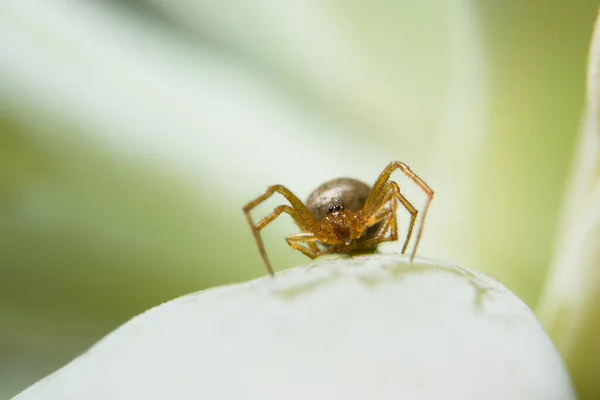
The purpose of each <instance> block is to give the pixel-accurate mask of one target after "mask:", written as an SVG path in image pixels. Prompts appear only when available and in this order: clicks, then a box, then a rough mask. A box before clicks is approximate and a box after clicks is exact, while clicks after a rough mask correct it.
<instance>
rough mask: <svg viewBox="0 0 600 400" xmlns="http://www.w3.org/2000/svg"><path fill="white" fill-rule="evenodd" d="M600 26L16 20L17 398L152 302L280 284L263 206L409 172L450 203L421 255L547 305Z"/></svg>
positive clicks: (437, 8) (440, 202) (5, 328)
mask: <svg viewBox="0 0 600 400" xmlns="http://www.w3.org/2000/svg"><path fill="white" fill-rule="evenodd" d="M284 3H285V4H284ZM450 3H454V4H450ZM597 8H598V1H583V0H579V1H571V2H567V1H530V2H517V1H510V2H506V1H462V2H447V1H441V0H438V1H435V0H430V1H417V0H414V1H403V2H394V1H376V2H367V1H358V2H352V3H348V2H342V1H332V2H327V3H325V2H317V1H313V2H300V1H291V2H272V1H268V0H239V1H237V2H235V4H233V3H226V2H217V1H212V2H211V1H197V2H186V1H168V2H166V1H165V2H163V1H159V0H129V1H119V0H113V1H99V0H98V1H93V0H87V1H78V2H74V1H65V0H63V1H60V0H47V1H44V2H35V1H19V0H14V1H12V0H8V1H4V2H2V3H0V235H1V236H0V398H6V397H10V396H11V395H14V394H16V393H17V392H19V391H20V390H22V389H24V388H25V387H27V386H28V385H30V384H32V383H33V382H35V381H36V380H38V379H40V378H42V377H43V376H45V375H47V374H48V373H50V372H52V371H54V370H56V369H57V368H59V367H60V366H62V365H63V364H65V363H67V362H68V361H70V360H71V359H73V358H74V357H75V356H76V355H77V354H79V353H81V352H82V351H84V350H85V349H87V348H88V347H89V346H90V345H91V344H93V343H94V342H95V341H97V340H98V339H100V338H101V337H102V336H104V335H105V334H107V333H108V332H110V331H111V330H113V329H114V328H116V327H117V326H118V325H120V324H121V323H123V322H125V321H126V320H128V319H129V318H131V317H133V316H135V315H137V314H139V313H141V312H143V311H144V310H146V309H148V308H150V307H152V306H154V305H157V304H160V303H161V302H164V301H167V300H169V299H172V298H174V297H178V296H180V295H183V294H186V293H190V292H194V291H198V290H201V289H204V288H208V287H212V286H215V285H219V284H226V283H231V282H238V281H244V280H248V279H251V278H255V277H258V276H261V275H264V274H265V273H266V270H265V269H264V266H263V264H262V261H261V259H260V257H259V253H258V251H257V249H256V245H255V243H254V241H253V238H252V236H251V234H250V230H249V228H248V227H247V226H246V222H245V220H244V217H243V214H242V211H241V208H242V206H243V205H244V204H245V203H246V202H247V201H249V200H251V199H253V198H254V197H256V196H257V195H259V194H261V193H262V192H263V191H264V190H265V189H266V187H267V186H268V185H270V184H273V183H282V184H285V185H286V186H288V187H289V188H290V189H291V190H292V191H294V192H295V193H297V194H298V195H299V196H300V197H301V198H305V197H306V196H307V195H308V193H310V191H311V190H312V189H313V188H314V187H316V186H317V185H319V184H320V183H322V182H323V181H325V180H327V179H331V178H334V177H338V176H352V177H356V178H359V179H363V180H365V181H367V182H373V181H374V179H375V178H376V177H377V174H378V173H379V172H380V171H381V170H382V169H383V167H384V166H385V165H386V164H387V163H388V162H389V161H392V160H400V161H405V162H407V163H409V164H410V165H411V166H412V167H413V169H414V170H415V171H416V172H417V173H419V174H420V175H421V176H422V177H423V178H424V179H425V180H426V181H428V182H429V183H430V185H431V186H432V187H433V188H434V189H435V190H436V199H435V201H434V203H433V205H432V209H431V215H430V216H429V219H428V223H427V226H426V229H425V236H424V239H423V242H422V245H421V246H422V247H421V253H420V254H421V255H423V256H427V257H432V258H439V259H444V260H447V261H451V262H457V263H461V264H464V265H466V266H469V267H472V268H476V269H479V270H482V271H484V272H486V273H488V274H490V275H492V276H494V277H495V278H497V279H499V280H501V281H502V282H503V283H504V284H506V285H507V286H508V287H509V288H511V289H512V290H513V291H515V292H516V293H517V294H518V295H519V296H520V297H521V298H522V299H523V300H524V301H525V302H526V303H528V305H529V306H531V307H535V305H536V300H537V298H538V295H539V293H540V291H541V288H542V285H543V283H544V276H545V273H546V271H547V268H548V266H549V264H550V262H551V258H552V255H553V252H554V250H553V249H554V240H555V236H556V226H557V222H558V220H559V211H560V207H561V201H562V196H563V191H564V188H565V183H566V179H567V176H568V172H569V170H570V165H571V157H572V153H573V146H574V141H575V138H576V134H577V131H578V127H579V121H580V117H581V112H582V109H583V104H584V87H585V70H586V60H587V49H588V45H589V41H590V37H591V33H592V28H593V22H594V20H595V17H596V12H597ZM398 180H399V181H400V182H401V185H405V186H403V187H406V191H407V193H409V195H410V196H412V198H413V199H414V200H415V201H416V204H417V205H419V204H422V200H423V197H422V195H421V194H420V193H419V192H418V191H416V190H414V189H412V188H410V184H409V183H408V182H406V180H403V178H402V177H400V176H399V177H398ZM276 204H278V200H277V199H273V200H272V201H271V202H269V203H268V204H266V205H265V206H264V207H261V208H260V209H259V210H257V216H258V215H260V214H261V213H262V214H264V213H266V212H268V211H269V210H270V209H272V207H273V206H274V205H276ZM255 218H258V217H255ZM402 218H404V219H403V220H402V222H404V224H403V226H405V221H406V217H405V216H402ZM293 231H294V226H293V224H292V223H291V222H290V221H288V220H284V219H282V220H281V221H277V222H275V223H274V224H273V226H272V227H270V229H267V230H265V231H264V232H265V233H264V238H265V242H266V245H267V249H268V252H269V255H270V257H271V260H272V262H273V264H274V266H275V268H276V269H282V268H287V267H291V266H294V265H299V264H303V263H308V262H309V260H307V259H306V258H304V257H302V256H300V255H297V254H293V253H292V251H291V250H290V249H288V248H287V246H286V245H285V242H284V240H283V237H284V236H285V234H287V233H291V232H293ZM398 250H399V249H398V245H395V246H394V245H390V246H386V247H385V248H384V249H383V251H398Z"/></svg>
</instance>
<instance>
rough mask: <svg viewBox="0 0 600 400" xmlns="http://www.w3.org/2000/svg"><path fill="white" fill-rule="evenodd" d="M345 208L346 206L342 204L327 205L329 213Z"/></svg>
mask: <svg viewBox="0 0 600 400" xmlns="http://www.w3.org/2000/svg"><path fill="white" fill-rule="evenodd" d="M343 209H344V206H342V205H340V204H335V205H331V206H329V207H327V213H332V212H338V211H340V210H343Z"/></svg>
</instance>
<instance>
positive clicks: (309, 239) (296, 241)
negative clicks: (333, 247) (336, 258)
mask: <svg viewBox="0 0 600 400" xmlns="http://www.w3.org/2000/svg"><path fill="white" fill-rule="evenodd" d="M285 240H286V241H287V243H288V244H289V245H290V247H291V248H292V249H294V250H298V251H300V252H302V254H304V255H305V256H307V257H310V258H312V259H313V260H314V259H315V258H317V257H320V256H322V255H323V254H326V253H328V251H327V250H319V248H318V247H317V244H316V243H315V242H316V241H317V240H318V239H317V237H316V236H315V235H313V234H312V233H308V232H302V233H296V234H293V235H289V236H288V237H286V238H285ZM300 243H306V244H307V245H308V247H306V246H302V245H300Z"/></svg>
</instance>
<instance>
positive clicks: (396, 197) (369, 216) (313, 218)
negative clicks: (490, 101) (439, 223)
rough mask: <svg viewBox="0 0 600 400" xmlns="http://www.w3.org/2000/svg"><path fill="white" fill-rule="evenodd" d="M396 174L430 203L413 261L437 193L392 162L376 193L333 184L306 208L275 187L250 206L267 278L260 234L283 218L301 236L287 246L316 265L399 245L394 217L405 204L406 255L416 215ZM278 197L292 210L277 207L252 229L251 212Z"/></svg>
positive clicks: (352, 182) (344, 181) (354, 183)
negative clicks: (290, 221)
mask: <svg viewBox="0 0 600 400" xmlns="http://www.w3.org/2000/svg"><path fill="white" fill-rule="evenodd" d="M398 169H399V170H401V171H402V172H403V173H404V174H405V175H407V176H408V177H409V178H410V179H411V180H412V181H413V182H414V183H416V184H417V185H418V186H419V187H420V188H421V189H422V190H423V191H424V192H425V193H426V194H427V197H428V198H427V203H425V207H424V208H423V216H422V218H421V224H420V226H419V229H418V231H417V237H416V240H415V244H414V246H413V251H412V254H411V258H410V259H411V261H412V260H413V259H414V257H415V254H416V252H417V247H418V245H419V240H420V238H421V233H422V230H423V223H424V221H425V216H426V214H427V210H428V208H429V204H430V203H431V200H432V199H433V190H431V188H430V187H429V186H428V185H427V184H426V183H425V181H423V180H422V179H421V178H419V177H418V176H417V175H416V174H415V173H414V172H412V170H411V169H410V168H409V167H408V165H406V164H404V163H402V162H399V161H393V162H391V163H389V164H388V166H387V167H386V168H385V169H384V170H383V172H381V174H380V175H379V177H378V178H377V180H376V181H375V184H373V186H372V187H371V186H369V185H367V184H366V183H364V182H361V181H358V180H356V179H351V178H339V179H333V180H330V181H328V182H325V183H323V184H322V185H321V186H319V187H318V188H316V189H315V190H314V191H313V192H312V193H311V194H310V195H309V196H308V199H307V201H306V205H305V204H304V203H302V201H300V199H298V197H296V195H295V194H293V193H292V192H291V191H290V190H289V189H287V188H286V187H285V186H283V185H273V186H270V187H269V188H268V189H267V191H266V192H265V193H264V194H263V195H261V196H259V197H257V198H256V199H254V200H252V201H251V202H250V203H248V204H246V206H245V207H244V209H243V210H244V214H245V215H246V219H247V220H248V223H249V224H250V227H251V229H252V233H253V235H254V239H255V240H256V244H257V245H258V248H259V250H260V254H261V256H262V258H263V261H264V262H265V265H266V267H267V270H268V271H269V273H270V274H271V275H273V274H274V272H273V268H272V267H271V263H270V262H269V259H268V257H267V252H266V251H265V247H264V244H263V242H262V239H261V237H260V231H261V230H262V229H263V228H264V227H266V226H267V225H268V224H270V223H271V222H273V220H275V219H276V218H277V217H279V216H280V215H281V214H283V213H285V214H288V215H289V216H291V217H292V219H293V220H294V221H295V222H296V224H297V225H298V227H299V228H300V230H301V232H300V233H296V234H292V235H289V236H287V237H286V238H285V239H286V241H287V243H288V244H289V245H290V247H291V248H292V249H294V250H298V251H300V252H301V253H303V254H304V255H306V256H308V257H310V258H313V259H314V258H317V257H319V256H321V255H324V254H331V253H345V254H352V253H360V252H370V251H373V250H374V249H375V248H376V247H377V245H378V244H380V243H383V242H391V241H396V240H397V239H398V223H397V220H396V213H397V207H398V204H401V205H402V206H403V207H405V208H406V209H407V210H408V212H409V213H410V224H409V227H408V231H407V233H406V238H405V240H404V244H403V246H402V254H404V253H405V252H406V249H407V246H408V243H409V241H410V238H411V236H412V233H413V228H414V226H415V221H416V218H417V214H418V211H417V209H416V208H415V207H414V206H413V205H412V204H411V203H410V202H409V201H408V200H407V199H406V197H404V196H403V195H402V193H401V192H400V186H399V185H398V184H397V183H396V182H394V181H393V180H390V177H391V175H392V173H393V172H394V171H396V170H398ZM275 193H279V194H281V195H282V196H283V197H285V199H286V200H287V201H288V202H289V205H286V204H284V205H280V206H277V207H275V209H274V210H273V211H272V212H271V213H270V214H269V215H268V216H266V217H265V218H263V219H262V220H261V221H259V222H258V223H257V224H254V222H253V221H252V217H251V215H250V212H251V211H252V209H253V208H254V207H256V206H258V205H259V204H261V203H262V202H264V201H265V200H267V199H268V198H269V197H271V196H272V195H273V194H275Z"/></svg>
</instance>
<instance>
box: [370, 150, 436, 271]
mask: <svg viewBox="0 0 600 400" xmlns="http://www.w3.org/2000/svg"><path fill="white" fill-rule="evenodd" d="M397 169H399V170H401V171H402V172H403V173H404V174H405V175H406V176H408V177H409V178H410V179H411V180H412V181H413V182H414V183H416V184H417V185H418V186H419V187H420V188H421V189H422V190H423V191H424V192H425V194H426V195H427V202H426V203H425V207H423V216H422V217H421V223H420V225H419V229H418V231H417V237H416V239H415V245H414V247H413V250H412V254H411V256H410V261H411V262H412V261H413V260H414V258H415V254H416V253H417V248H418V246H419V242H420V241H421V235H422V233H423V225H424V224H425V217H426V216H427V211H428V210H429V205H430V204H431V200H432V199H433V194H434V192H433V190H432V189H431V188H430V187H429V185H428V184H427V183H425V181H424V180H423V179H421V178H420V177H419V176H418V175H417V174H415V173H414V172H413V171H412V170H411V169H410V167H409V166H408V165H406V164H404V163H403V162H399V161H393V162H391V163H390V164H388V166H387V167H386V168H385V169H384V170H383V172H382V173H381V175H379V178H377V181H376V182H375V184H374V185H373V189H371V193H370V194H369V197H367V201H366V202H365V206H364V210H365V213H366V214H369V213H370V214H373V213H375V212H376V210H377V209H378V208H379V206H380V205H381V204H382V203H383V199H384V198H385V197H386V195H387V194H388V192H387V190H386V189H388V188H387V186H388V185H387V183H388V182H389V179H390V176H391V175H392V173H393V172H394V171H396V170H397ZM392 182H393V181H392ZM396 185H397V184H396ZM388 190H389V189H388ZM394 191H395V192H396V193H397V195H396V197H397V198H398V200H399V201H400V202H401V203H402V205H404V207H406V209H407V210H409V212H411V208H412V209H414V207H413V206H412V204H411V203H410V202H409V201H408V200H407V199H406V198H405V197H404V196H402V194H401V193H400V190H399V189H398V190H396V189H394ZM411 215H412V218H411V226H414V220H415V219H416V214H413V212H411ZM409 231H410V235H412V227H411V228H409ZM409 239H410V236H409V235H407V241H406V242H405V246H406V245H407V244H408V240H409ZM405 250H406V247H404V249H403V251H402V252H403V253H404V251H405Z"/></svg>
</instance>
